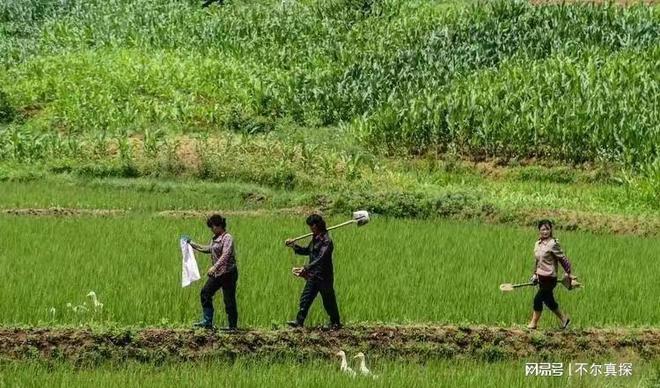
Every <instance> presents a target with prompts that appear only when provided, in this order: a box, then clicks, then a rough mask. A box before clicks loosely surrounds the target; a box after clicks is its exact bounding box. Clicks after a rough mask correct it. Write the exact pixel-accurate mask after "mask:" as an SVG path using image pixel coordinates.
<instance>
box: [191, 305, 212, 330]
mask: <svg viewBox="0 0 660 388" xmlns="http://www.w3.org/2000/svg"><path fill="white" fill-rule="evenodd" d="M202 314H203V315H202V320H201V321H199V322H197V323H195V324H194V325H193V326H195V327H202V328H205V329H212V328H213V308H203V309H202Z"/></svg>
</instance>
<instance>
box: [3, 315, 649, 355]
mask: <svg viewBox="0 0 660 388" xmlns="http://www.w3.org/2000/svg"><path fill="white" fill-rule="evenodd" d="M339 349H343V350H346V351H347V352H351V353H353V352H358V351H363V352H367V353H368V354H370V355H375V356H383V357H393V358H414V359H418V360H420V361H422V360H431V359H445V358H462V357H471V358H477V359H481V360H484V361H497V360H502V359H522V358H527V357H537V358H540V359H549V358H552V357H562V358H573V359H576V358H579V357H585V356H591V357H599V356H609V357H626V358H630V357H633V358H642V359H654V358H657V357H658V356H660V328H657V327H652V328H638V329H633V328H626V329H621V328H616V329H613V328H612V329H610V328H587V329H576V330H567V331H561V330H539V331H530V330H527V329H523V328H519V327H497V326H453V325H447V326H433V325H412V326H399V325H380V324H379V325H359V326H350V327H347V328H344V329H342V330H338V331H325V330H323V329H321V328H310V329H273V330H262V329H247V330H241V331H239V332H238V333H225V332H222V331H207V330H194V329H179V328H142V329H133V328H114V329H108V328H104V329H92V328H89V327H87V328H86V327H79V328H47V327H34V328H21V327H3V328H0V359H1V358H5V359H14V360H20V359H30V358H31V359H43V360H59V361H62V360H64V361H73V362H75V363H88V362H93V363H98V362H102V361H111V360H113V361H126V360H137V361H149V362H151V361H166V360H168V361H172V360H173V361H191V360H201V359H208V358H213V359H217V358H220V359H225V358H227V359H233V358H235V357H237V356H255V357H263V358H269V357H294V358H296V359H301V360H302V359H310V358H330V357H332V356H333V354H334V353H335V352H336V351H337V350H339Z"/></svg>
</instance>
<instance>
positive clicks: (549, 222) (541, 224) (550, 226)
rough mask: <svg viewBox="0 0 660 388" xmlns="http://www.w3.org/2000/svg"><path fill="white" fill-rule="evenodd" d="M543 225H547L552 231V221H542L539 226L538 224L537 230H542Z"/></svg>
mask: <svg viewBox="0 0 660 388" xmlns="http://www.w3.org/2000/svg"><path fill="white" fill-rule="evenodd" d="M543 225H545V226H547V227H548V228H550V229H552V221H550V220H548V219H545V220H541V221H539V222H538V224H536V228H537V229H541V227H542V226H543Z"/></svg>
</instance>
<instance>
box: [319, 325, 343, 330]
mask: <svg viewBox="0 0 660 388" xmlns="http://www.w3.org/2000/svg"><path fill="white" fill-rule="evenodd" d="M342 327H343V326H342V325H341V323H331V324H329V325H325V326H323V330H329V331H335V330H341V328H342Z"/></svg>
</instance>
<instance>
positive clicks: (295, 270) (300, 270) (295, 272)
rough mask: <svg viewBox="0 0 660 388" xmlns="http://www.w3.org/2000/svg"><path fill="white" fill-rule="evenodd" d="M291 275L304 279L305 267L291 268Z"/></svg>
mask: <svg viewBox="0 0 660 388" xmlns="http://www.w3.org/2000/svg"><path fill="white" fill-rule="evenodd" d="M291 273H293V275H294V276H297V277H299V278H302V277H305V267H293V269H291Z"/></svg>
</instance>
